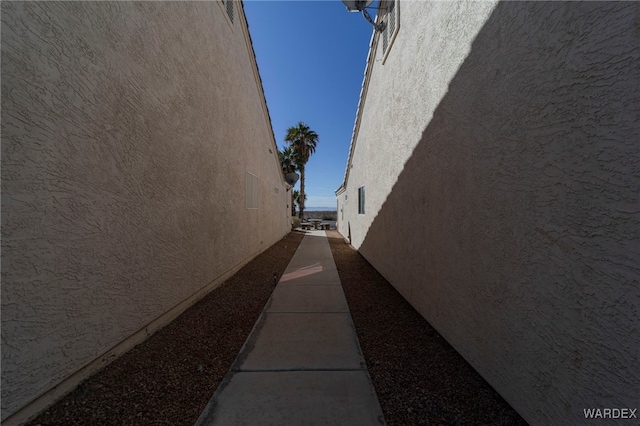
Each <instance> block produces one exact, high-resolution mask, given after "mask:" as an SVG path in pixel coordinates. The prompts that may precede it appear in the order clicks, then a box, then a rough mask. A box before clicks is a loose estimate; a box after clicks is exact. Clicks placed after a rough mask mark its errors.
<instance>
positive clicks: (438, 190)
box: [360, 2, 640, 424]
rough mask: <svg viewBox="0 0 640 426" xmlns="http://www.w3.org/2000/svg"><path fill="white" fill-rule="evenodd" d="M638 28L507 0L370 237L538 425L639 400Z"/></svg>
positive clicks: (614, 11)
mask: <svg viewBox="0 0 640 426" xmlns="http://www.w3.org/2000/svg"><path fill="white" fill-rule="evenodd" d="M639 28H640V4H639V3H592V2H580V3H578V2H566V3H564V2H563V3H560V2H526V3H520V2H505V3H500V4H499V5H498V6H497V7H496V9H495V10H494V11H493V13H492V15H491V17H490V19H489V20H488V21H487V22H486V24H485V26H484V28H483V29H482V31H481V32H480V33H479V34H478V36H477V38H476V40H475V42H474V43H473V46H472V50H471V52H470V53H469V56H468V57H467V58H466V60H465V62H464V64H463V65H462V66H461V68H460V69H459V71H458V73H457V75H456V76H455V78H454V79H453V80H452V81H451V83H450V86H449V90H448V93H447V95H446V96H445V97H444V98H443V99H442V101H441V103H440V105H439V106H438V108H437V110H436V111H435V113H434V116H433V119H432V121H431V122H430V124H429V125H428V127H427V128H426V129H425V130H424V133H423V135H422V138H421V140H420V142H419V144H418V145H417V147H416V148H415V151H414V152H413V154H412V156H411V158H410V159H409V160H408V162H407V163H406V165H405V168H404V170H403V171H402V173H401V174H400V176H399V177H398V181H397V183H396V184H395V186H394V188H393V190H392V192H391V193H390V194H389V196H388V198H387V200H386V201H385V203H384V205H383V206H382V208H381V210H380V211H379V213H378V215H377V216H376V218H375V219H374V221H373V223H372V225H371V227H370V228H369V231H368V233H367V235H366V238H365V240H364V242H363V244H362V246H361V248H360V251H361V253H362V254H363V255H364V256H365V257H366V258H367V260H369V261H370V262H371V263H372V264H373V265H374V266H375V267H376V268H377V269H378V270H379V271H380V272H381V273H382V274H383V275H384V276H385V278H387V279H388V280H389V281H390V282H391V283H392V284H393V285H394V286H395V287H396V288H397V289H398V291H399V292H400V293H401V294H402V295H403V296H404V297H405V298H406V299H408V300H409V301H410V303H411V304H412V305H413V306H414V307H415V308H416V309H417V310H418V311H419V312H420V313H421V314H422V315H423V316H424V317H425V318H426V319H427V320H428V321H429V322H430V323H431V324H432V325H433V326H434V327H435V328H436V329H437V330H438V331H439V332H440V333H441V334H442V335H443V336H444V337H445V338H446V339H447V340H449V342H450V343H451V344H452V345H453V346H454V347H455V348H456V349H457V350H458V351H459V352H460V353H461V354H462V355H463V356H464V357H465V358H466V359H467V360H468V361H469V362H470V363H471V364H472V365H473V366H474V367H475V368H476V369H477V370H478V371H479V372H480V373H481V374H482V375H483V376H484V377H485V378H486V379H487V380H488V381H489V383H491V384H492V385H493V386H494V387H495V388H496V390H498V391H499V392H500V393H501V394H502V396H503V397H504V398H505V399H506V400H507V401H509V403H510V404H511V405H512V406H513V407H514V408H515V409H516V410H517V411H519V412H520V413H521V414H522V415H523V417H524V418H525V419H527V420H528V421H529V422H531V423H536V424H540V423H555V424H572V423H575V422H576V420H579V419H584V414H583V409H587V408H598V407H631V408H635V406H636V405H637V402H638V400H637V395H638V394H640V389H639V388H638V387H639V383H640V373H639V371H638V369H637V368H636V366H637V363H638V356H639V353H638V348H639V347H640V344H639V342H638V337H637V336H638V335H639V330H638V324H639V323H640V319H639V315H638V308H637V306H639V305H640V303H639V302H640V301H639V300H638V299H639V296H638V291H637V288H638V285H639V282H638V277H639V276H640V270H639V268H638V264H637V259H638V257H639V255H640V253H639V247H638V243H637V241H640V218H639V216H638V210H639V209H638V193H640V183H639V182H640V166H639V163H640V162H639V152H638V146H637V143H638V135H639V134H640V95H639V93H640V87H639V85H640V83H639V82H640V65H639V63H638V62H639V58H640V30H639ZM418 90H419V89H418ZM634 404H635V405H634ZM582 421H584V420H582Z"/></svg>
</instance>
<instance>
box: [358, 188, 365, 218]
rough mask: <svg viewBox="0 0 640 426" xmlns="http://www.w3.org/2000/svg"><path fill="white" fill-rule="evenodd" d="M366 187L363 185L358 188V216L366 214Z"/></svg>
mask: <svg viewBox="0 0 640 426" xmlns="http://www.w3.org/2000/svg"><path fill="white" fill-rule="evenodd" d="M365 194H366V191H365V186H364V185H362V186H361V187H359V188H358V214H365V211H366V210H365V199H366V197H365Z"/></svg>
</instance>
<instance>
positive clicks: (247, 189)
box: [244, 172, 258, 210]
mask: <svg viewBox="0 0 640 426" xmlns="http://www.w3.org/2000/svg"><path fill="white" fill-rule="evenodd" d="M244 205H245V208H246V209H249V210H257V209H258V177H257V176H254V175H252V174H251V173H249V172H246V173H245V182H244Z"/></svg>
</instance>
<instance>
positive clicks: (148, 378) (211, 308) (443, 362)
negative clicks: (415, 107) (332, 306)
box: [29, 231, 526, 426]
mask: <svg viewBox="0 0 640 426" xmlns="http://www.w3.org/2000/svg"><path fill="white" fill-rule="evenodd" d="M327 235H328V236H329V242H330V245H331V250H332V252H333V256H334V259H335V262H336V265H337V267H338V272H339V274H340V278H341V280H342V284H343V287H344V291H345V294H346V297H347V301H348V302H349V307H350V310H351V315H352V317H353V321H354V324H355V327H356V332H357V334H358V339H359V340H360V345H361V347H362V350H363V353H364V356H365V359H366V361H367V365H368V366H369V373H370V375H371V379H372V381H373V384H374V386H375V388H376V392H377V394H378V398H379V400H380V404H381V406H382V410H383V411H384V414H385V417H386V420H387V423H388V424H389V425H420V424H469V425H471V424H473V425H477V424H509V425H511V424H515V425H519V424H522V425H525V424H526V423H525V422H524V421H523V420H522V419H521V418H520V417H519V416H518V414H517V413H516V412H515V411H514V410H513V409H512V408H511V407H510V406H509V405H508V404H507V403H506V402H505V401H504V400H503V399H502V398H501V397H500V396H499V395H498V394H497V393H496V392H495V391H494V390H493V389H492V388H491V386H489V384H487V382H486V381H484V380H483V379H482V377H480V375H479V374H478V373H476V372H475V370H473V368H471V366H470V365H469V364H468V363H467V362H466V361H465V360H464V359H463V358H462V357H461V356H460V355H459V354H458V353H457V352H456V351H455V350H454V349H453V348H452V347H451V346H450V345H449V344H448V343H447V342H446V341H445V340H444V339H443V338H442V337H441V336H440V335H439V334H438V333H437V332H436V331H435V330H434V329H433V328H432V327H431V326H430V325H429V324H428V323H427V322H426V321H425V320H424V319H423V318H422V317H421V316H420V315H419V314H418V313H417V312H416V311H415V310H414V309H413V308H412V307H411V306H410V305H409V304H408V303H407V302H406V301H405V300H404V299H403V298H402V297H401V296H400V295H399V294H398V293H397V292H396V291H395V289H394V288H393V287H392V286H391V285H390V284H389V283H388V282H387V281H386V280H385V279H384V278H383V277H382V276H381V275H380V274H378V273H377V271H376V270H375V269H374V268H373V267H372V266H371V265H369V263H368V262H367V261H366V260H365V259H364V258H363V257H362V256H361V255H360V254H359V253H357V252H356V251H354V250H353V249H352V248H351V247H350V246H349V245H348V244H346V243H345V241H344V239H343V238H342V236H341V235H340V234H339V233H337V232H336V231H328V232H327ZM303 236H304V234H303V233H301V232H292V233H290V234H289V235H288V236H286V237H285V238H284V239H282V240H281V241H279V242H278V243H276V244H275V245H274V246H272V247H271V248H269V249H268V250H267V251H265V252H264V253H262V254H261V255H260V256H258V257H257V258H256V259H254V260H253V261H251V262H250V263H248V264H247V265H246V266H245V267H244V268H242V269H241V270H240V271H238V273H236V274H235V275H234V276H233V277H232V278H230V279H229V280H227V281H226V282H225V283H224V284H222V285H221V286H220V287H218V288H216V289H215V290H213V291H212V292H211V293H210V294H209V295H207V296H206V297H205V298H203V299H202V300H201V301H199V302H198V303H196V304H195V305H193V306H192V307H191V308H189V309H187V310H186V311H185V312H184V313H183V314H182V315H181V316H180V317H178V318H177V319H176V320H175V321H173V322H172V323H170V324H169V325H167V326H166V327H164V328H163V329H161V330H159V331H158V332H156V333H155V334H154V335H153V336H151V337H150V338H149V339H147V340H146V341H145V342H143V343H141V344H140V345H138V346H136V347H134V348H133V349H131V350H130V351H129V352H127V353H126V354H124V355H123V356H122V357H120V358H118V359H117V360H115V361H114V362H112V363H111V364H109V365H108V366H106V367H105V368H103V369H102V370H100V371H99V372H98V373H96V374H95V375H93V376H92V377H90V378H88V379H87V380H85V381H84V382H82V383H81V384H80V385H79V386H78V387H77V388H76V389H75V390H74V391H73V392H71V393H70V394H68V395H67V396H65V397H64V398H62V399H61V400H59V401H58V402H57V403H55V404H53V405H52V406H51V407H49V408H48V409H47V410H46V411H44V412H43V413H41V414H40V415H39V416H38V417H37V418H36V419H34V420H33V421H31V422H30V423H29V425H31V426H35V425H41V426H48V425H64V426H67V425H69V426H71V425H188V426H192V425H193V424H194V423H195V421H196V420H197V418H198V416H199V415H200V413H201V412H202V410H203V409H204V407H205V405H206V404H207V402H208V401H209V399H210V398H211V395H212V394H213V392H214V391H215V390H216V388H217V387H218V385H219V384H220V382H221V381H222V379H223V377H224V376H225V374H226V373H227V371H228V370H229V367H230V366H231V364H232V363H233V361H234V359H235V357H236V355H237V354H238V352H239V351H240V348H241V347H242V345H243V343H244V341H245V340H246V338H247V337H248V335H249V333H250V332H251V329H252V328H253V325H254V323H255V321H256V320H257V319H258V317H259V315H260V313H261V312H262V309H263V308H264V306H265V304H266V302H267V300H268V299H269V296H270V295H271V293H272V291H273V287H274V285H273V274H274V273H276V274H278V276H281V275H282V273H283V272H284V270H285V269H286V266H287V264H288V263H289V260H290V259H291V257H292V256H293V253H294V252H295V250H296V249H297V247H298V245H299V244H300V241H301V240H302V238H303Z"/></svg>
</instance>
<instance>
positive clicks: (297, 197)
mask: <svg viewBox="0 0 640 426" xmlns="http://www.w3.org/2000/svg"><path fill="white" fill-rule="evenodd" d="M304 199H305V201H306V200H307V195H306V194H305V196H304ZM293 202H294V203H295V204H296V205H297V206H298V207H300V191H298V190H297V189H296V190H295V191H293ZM295 214H296V208H295V207H294V208H293V215H294V216H295Z"/></svg>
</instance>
